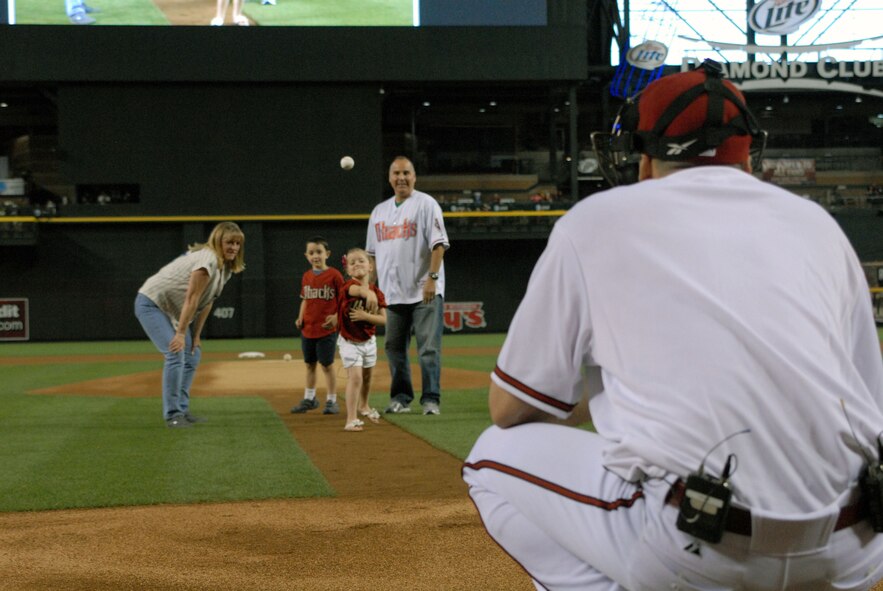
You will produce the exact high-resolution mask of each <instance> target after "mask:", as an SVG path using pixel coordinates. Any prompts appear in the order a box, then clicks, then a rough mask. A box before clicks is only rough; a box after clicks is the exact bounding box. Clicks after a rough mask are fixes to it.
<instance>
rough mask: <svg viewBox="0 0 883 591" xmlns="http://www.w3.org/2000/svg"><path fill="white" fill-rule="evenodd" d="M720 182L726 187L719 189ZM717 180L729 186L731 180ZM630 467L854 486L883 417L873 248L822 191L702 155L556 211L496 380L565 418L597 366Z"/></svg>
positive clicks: (807, 488)
mask: <svg viewBox="0 0 883 591" xmlns="http://www.w3.org/2000/svg"><path fill="white" fill-rule="evenodd" d="M712 187H713V188H712ZM718 187H733V188H734V189H733V191H731V192H728V191H727V190H726V189H719V188H718ZM592 366H599V367H600V368H601V373H602V378H603V392H602V393H599V394H597V395H595V396H594V397H593V398H592V399H591V402H590V410H591V414H592V418H593V420H594V424H595V426H596V428H597V430H598V432H599V433H600V434H601V435H603V436H604V437H605V438H606V439H608V440H611V441H613V442H615V444H614V445H613V446H612V447H611V448H609V449H608V450H607V451H606V455H605V458H604V464H605V466H606V467H607V468H608V469H610V470H613V471H615V472H616V473H617V474H619V475H621V476H622V477H623V478H625V479H627V480H639V479H641V478H642V477H644V476H651V477H652V476H661V475H663V474H666V473H669V474H676V475H680V476H686V475H687V474H689V473H690V472H693V471H695V470H696V469H697V468H698V467H699V464H700V462H701V461H702V459H703V457H704V456H705V454H706V453H708V452H709V450H711V448H712V447H713V446H714V445H715V444H717V443H718V442H720V441H722V440H723V439H724V438H726V437H727V436H728V435H730V434H732V433H735V432H737V431H740V430H743V429H751V433H750V434H745V435H739V436H737V437H735V438H733V439H731V440H730V441H729V442H727V443H726V444H724V445H722V446H721V447H720V448H719V449H717V450H716V451H715V452H714V453H712V454H711V455H710V456H709V458H708V460H707V462H706V465H705V467H706V471H709V472H711V473H712V474H718V475H719V474H720V473H721V470H722V467H723V464H724V462H725V460H726V458H727V455H728V454H730V453H735V454H736V455H737V457H738V468H737V470H736V473H735V474H734V476H733V477H732V481H731V482H732V485H733V489H734V500H735V502H738V503H739V504H741V505H743V506H747V507H751V508H752V509H758V510H765V511H771V512H775V513H780V514H793V513H807V512H812V511H816V510H819V509H821V508H823V507H825V506H828V505H829V504H831V503H832V502H834V501H835V500H836V499H837V497H838V495H840V494H841V493H842V492H843V491H845V490H847V489H850V488H851V487H852V486H853V483H854V481H855V479H856V478H857V476H858V474H859V473H860V470H861V467H862V465H863V463H864V460H863V458H862V456H861V455H860V453H859V452H858V450H857V449H856V447H855V445H854V444H851V443H850V442H851V441H852V439H853V438H852V436H851V435H850V429H849V426H848V424H847V421H846V418H845V417H844V413H843V410H842V408H841V404H840V400H841V399H842V400H844V401H845V402H846V410H847V412H848V413H849V415H850V418H851V420H852V423H853V425H854V428H855V431H856V433H857V435H858V439H859V441H860V443H861V445H863V446H864V447H865V449H868V450H872V449H873V450H875V449H876V445H875V444H874V437H875V435H876V433H878V432H880V431H881V429H883V363H881V358H880V345H879V341H878V336H877V333H876V329H875V326H874V321H873V318H872V316H871V305H870V298H869V294H868V286H867V282H866V280H865V277H864V274H863V272H862V269H861V266H860V264H859V261H858V259H857V257H856V255H855V253H854V251H853V249H852V247H851V245H850V244H849V242H848V241H847V238H846V237H845V236H844V234H843V233H842V231H841V230H840V228H839V226H838V225H837V224H836V222H835V221H834V220H833V219H832V218H831V216H830V215H829V214H828V213H827V212H826V211H824V210H823V209H822V208H821V207H819V206H817V205H816V204H814V203H812V202H810V201H807V200H805V199H802V198H800V197H797V196H795V195H793V194H791V193H789V192H787V191H784V190H782V189H779V188H777V187H775V186H772V185H770V184H767V183H763V182H761V181H759V180H757V179H755V178H754V177H752V176H750V175H747V174H745V173H743V172H740V171H738V170H735V169H732V168H727V167H707V166H706V167H697V168H692V169H687V170H684V171H680V172H677V173H675V174H672V175H669V176H668V177H666V178H663V179H659V180H651V181H644V182H641V183H638V184H636V185H632V186H628V187H621V188H617V189H614V190H611V191H607V192H605V193H601V194H597V195H594V196H592V197H590V198H588V199H586V200H584V201H582V202H581V203H579V204H578V205H577V206H576V207H574V208H573V209H572V210H571V211H570V212H569V213H568V214H567V215H566V216H564V217H563V218H562V219H561V220H559V221H558V222H557V224H556V225H555V228H554V231H553V233H552V236H551V237H550V240H549V244H548V247H547V248H546V250H545V252H544V253H543V255H542V257H541V258H540V260H539V262H538V263H537V265H536V268H535V270H534V271H533V275H532V276H531V280H530V284H529V287H528V289H527V293H526V295H525V297H524V299H523V301H522V302H521V305H520V307H519V309H518V311H517V313H516V315H515V318H514V319H513V321H512V324H511V326H510V329H509V334H508V338H507V339H506V343H505V346H504V347H503V350H502V352H501V355H500V357H499V361H498V367H497V369H496V370H495V373H494V375H493V379H494V380H495V381H496V383H497V384H499V385H500V386H502V387H504V388H506V389H507V390H508V391H509V392H511V393H512V394H514V395H515V396H517V397H519V398H521V399H522V400H525V401H526V402H528V403H530V404H532V405H534V406H537V407H539V408H541V409H543V410H546V411H547V412H550V413H553V414H555V415H558V416H562V417H563V416H566V415H567V414H569V411H570V409H571V408H572V405H574V404H575V403H576V402H577V401H578V400H579V398H580V397H581V395H582V388H583V382H584V379H585V376H586V370H585V368H587V367H592Z"/></svg>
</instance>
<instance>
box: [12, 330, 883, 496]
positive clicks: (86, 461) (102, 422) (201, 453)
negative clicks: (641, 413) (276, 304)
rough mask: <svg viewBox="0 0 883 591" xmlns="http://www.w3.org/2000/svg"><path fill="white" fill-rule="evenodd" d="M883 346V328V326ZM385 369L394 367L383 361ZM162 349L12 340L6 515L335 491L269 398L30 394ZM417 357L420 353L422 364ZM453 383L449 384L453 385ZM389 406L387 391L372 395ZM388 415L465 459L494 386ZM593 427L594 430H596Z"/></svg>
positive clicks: (478, 361)
mask: <svg viewBox="0 0 883 591" xmlns="http://www.w3.org/2000/svg"><path fill="white" fill-rule="evenodd" d="M879 333H880V339H881V341H883V327H881V329H879ZM504 338H505V335H502V334H479V335H462V334H455V335H446V336H445V337H444V353H443V358H442V365H443V366H444V367H449V368H459V369H469V370H473V371H481V372H486V373H487V374H490V372H491V371H492V370H493V367H494V363H495V361H496V356H497V349H498V348H499V347H500V346H501V345H502V342H503V340H504ZM204 346H205V351H206V352H209V353H210V352H242V351H262V352H265V353H272V352H284V351H297V350H299V341H298V340H297V339H296V338H288V339H247V340H240V339H230V340H211V339H207V340H206V341H205V345H204ZM378 348H379V350H380V352H381V361H380V369H381V371H382V370H384V369H385V367H384V366H385V364H386V360H385V359H383V358H382V351H383V342H382V338H381V339H380V342H379V343H378ZM121 353H134V354H138V353H153V354H156V351H155V350H154V349H153V347H152V345H151V344H150V343H149V342H148V341H146V340H144V341H123V342H97V343H94V342H89V343H70V342H67V343H4V344H0V355H2V356H3V357H4V358H10V357H25V356H40V357H45V358H46V363H45V364H41V365H24V364H23V365H0V433H2V441H3V445H0V466H2V467H3V478H0V511H27V510H44V509H60V508H74V507H103V506H115V505H142V504H161V503H195V502H210V501H232V500H245V499H265V498H300V497H315V496H328V495H333V494H334V491H333V490H331V488H330V486H329V484H328V483H327V481H326V480H325V479H324V478H323V476H322V475H321V474H320V473H319V471H318V470H317V469H316V467H315V466H314V465H313V464H312V463H311V462H310V460H309V458H308V457H307V456H306V455H305V453H304V452H303V451H302V450H301V449H300V447H299V446H298V445H297V442H296V441H295V440H294V439H293V438H292V437H291V435H290V433H289V432H288V431H287V429H286V428H285V425H284V424H283V423H282V421H281V420H280V419H279V417H278V416H277V415H276V414H275V412H274V411H273V409H272V408H270V407H269V405H268V404H267V403H266V402H265V401H264V400H263V399H262V398H260V397H258V396H255V397H238V398H199V399H198V400H196V401H195V402H194V405H195V406H198V408H196V410H197V411H198V412H199V413H205V414H207V415H211V422H209V423H207V424H205V425H200V428H198V429H191V430H186V431H180V430H170V429H165V428H164V427H162V426H161V425H158V424H157V418H156V415H157V412H158V405H159V395H157V397H156V398H151V399H142V398H129V397H121V398H112V397H107V396H96V397H89V396H47V395H39V396H33V395H27V392H29V391H31V390H35V389H40V388H47V387H50V386H56V385H61V384H67V383H72V382H81V381H85V380H91V379H96V378H101V377H109V376H117V375H126V374H131V373H136V372H142V371H151V370H158V369H159V368H160V367H161V358H160V357H159V355H158V354H156V360H154V361H126V360H123V361H119V362H101V363H92V362H85V363H68V362H62V363H59V362H57V361H53V359H52V358H53V357H62V356H68V355H107V354H121ZM414 359H416V356H415V355H412V360H414ZM443 386H444V384H443ZM371 401H372V404H373V405H374V406H376V407H378V408H383V407H385V406H386V404H387V403H388V401H389V395H388V393H386V392H377V393H374V394H372V399H371ZM414 409H415V412H413V413H411V414H404V415H384V418H385V419H386V420H388V421H390V422H392V423H394V424H396V425H398V426H399V427H401V428H402V429H405V430H407V431H408V432H410V433H412V434H414V435H415V436H417V437H420V438H421V439H423V440H425V441H427V442H428V443H430V444H431V445H433V446H435V447H437V448H438V449H440V450H444V451H446V452H448V453H450V454H452V455H453V456H455V457H457V458H460V459H463V458H465V457H466V455H467V454H468V452H469V450H470V449H471V447H472V444H473V443H474V442H475V440H476V438H477V437H478V436H479V434H481V432H482V431H483V430H484V429H486V428H487V427H488V426H489V425H490V424H491V423H490V418H489V415H488V411H487V389H486V388H477V389H466V390H450V389H447V388H444V391H443V394H442V414H441V415H440V416H437V417H423V416H422V415H420V413H419V406H418V405H417V404H414ZM586 428H591V427H590V426H586Z"/></svg>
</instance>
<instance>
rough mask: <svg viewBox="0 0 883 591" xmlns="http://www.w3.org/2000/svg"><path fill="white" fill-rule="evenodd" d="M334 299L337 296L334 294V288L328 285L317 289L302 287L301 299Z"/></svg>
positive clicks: (307, 286)
mask: <svg viewBox="0 0 883 591" xmlns="http://www.w3.org/2000/svg"><path fill="white" fill-rule="evenodd" d="M336 297H337V294H336V293H335V290H334V288H333V287H331V286H330V285H323V286H322V287H319V288H315V287H310V286H309V285H304V295H303V298H304V299H305V300H333V299H335V298H336Z"/></svg>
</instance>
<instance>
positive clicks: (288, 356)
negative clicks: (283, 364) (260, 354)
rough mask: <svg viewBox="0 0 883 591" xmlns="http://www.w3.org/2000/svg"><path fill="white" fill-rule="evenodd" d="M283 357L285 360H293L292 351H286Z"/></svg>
mask: <svg viewBox="0 0 883 591" xmlns="http://www.w3.org/2000/svg"><path fill="white" fill-rule="evenodd" d="M282 359H284V360H285V361H291V353H286V354H285V355H283V356H282Z"/></svg>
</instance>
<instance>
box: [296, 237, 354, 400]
mask: <svg viewBox="0 0 883 591" xmlns="http://www.w3.org/2000/svg"><path fill="white" fill-rule="evenodd" d="M304 255H305V256H306V257H307V261H309V263H310V267H311V268H310V269H309V270H308V271H307V272H306V273H304V276H303V279H302V280H301V291H300V297H301V301H300V313H299V314H298V315H297V320H295V322H294V323H295V325H296V326H297V327H298V328H299V329H300V331H301V339H300V342H301V350H302V351H303V354H304V363H306V364H307V383H306V389H305V391H304V398H303V400H301V401H300V402H299V403H298V404H297V405H295V406H294V407H293V408H292V409H291V412H293V413H302V412H307V411H308V410H313V409H314V408H319V401H317V400H316V364H317V363H320V364H321V365H322V372H323V373H324V374H325V386H326V389H327V395H326V400H325V408H324V409H323V410H322V414H326V415H336V414H337V413H339V412H340V407H339V406H338V405H337V382H336V379H335V375H334V344H335V342H336V341H337V300H338V298H339V297H340V294H341V292H342V288H343V275H341V274H340V271H338V270H337V269H335V268H333V267H329V266H328V257H329V256H330V255H331V249H330V248H328V242H327V241H326V240H325V239H324V238H322V237H321V236H314V237H312V238H310V239H309V240H307V250H306V252H305V253H304Z"/></svg>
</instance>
